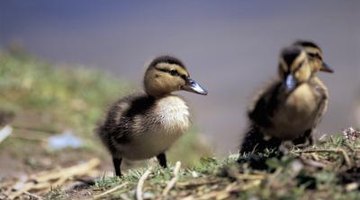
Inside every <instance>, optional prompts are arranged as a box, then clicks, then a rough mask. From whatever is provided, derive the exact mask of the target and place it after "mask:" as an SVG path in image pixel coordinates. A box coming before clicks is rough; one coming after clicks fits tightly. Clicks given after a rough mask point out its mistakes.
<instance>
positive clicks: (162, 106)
mask: <svg viewBox="0 0 360 200" xmlns="http://www.w3.org/2000/svg"><path fill="white" fill-rule="evenodd" d="M189 126H190V113H189V108H188V106H187V105H186V103H185V101H184V100H182V99H181V98H180V97H178V96H168V97H164V98H162V99H159V100H157V101H156V103H155V105H154V107H153V109H151V110H150V111H149V112H148V113H147V114H146V116H145V117H135V118H134V126H133V134H132V137H131V143H130V144H128V145H125V146H123V147H122V152H123V156H124V157H126V158H128V159H146V158H151V157H154V156H156V155H158V154H160V153H162V152H164V151H166V150H167V149H168V148H170V146H171V145H172V144H173V143H174V142H175V141H176V140H177V139H178V138H179V137H180V136H181V135H182V134H183V133H185V132H186V131H187V130H188V128H189Z"/></svg>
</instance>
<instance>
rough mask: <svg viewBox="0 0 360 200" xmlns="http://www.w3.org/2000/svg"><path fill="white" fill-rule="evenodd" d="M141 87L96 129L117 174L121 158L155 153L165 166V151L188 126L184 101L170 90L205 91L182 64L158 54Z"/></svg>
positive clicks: (122, 101) (147, 156)
mask: <svg viewBox="0 0 360 200" xmlns="http://www.w3.org/2000/svg"><path fill="white" fill-rule="evenodd" d="M144 90H145V93H140V94H133V95H130V96H127V97H124V98H122V99H120V100H119V101H117V102H116V103H115V104H114V105H113V106H112V107H111V108H110V110H109V112H108V114H107V117H106V120H105V122H104V123H103V124H102V125H101V126H100V127H99V128H98V130H97V132H98V135H99V136H100V138H101V140H102V142H103V143H104V145H105V146H106V147H107V148H108V150H109V151H110V153H111V155H112V159H113V164H114V168H115V174H116V175H117V176H121V169H120V165H121V161H122V159H123V158H126V159H128V160H142V159H148V158H151V157H154V156H156V158H157V159H158V161H159V164H160V165H161V166H162V167H164V168H166V167H167V162H166V155H165V152H166V150H168V149H169V148H170V146H171V145H172V144H173V143H174V142H175V141H176V140H177V139H178V138H179V137H180V136H181V135H182V134H184V133H185V132H186V131H187V130H188V128H189V126H190V118H189V115H190V113H189V110H188V106H187V105H186V102H185V101H184V100H183V99H182V98H181V97H179V96H177V95H174V94H172V92H175V91H178V90H185V91H189V92H194V93H197V94H201V95H206V94H207V91H206V90H205V89H204V88H203V87H201V86H200V85H199V84H198V83H196V82H195V81H194V80H193V79H191V78H190V75H189V72H188V71H187V69H186V67H185V65H184V64H183V63H182V62H181V61H180V60H179V59H177V58H174V57H171V56H160V57H157V58H155V59H154V60H153V61H152V62H151V63H150V65H149V66H148V68H147V70H146V72H145V76H144Z"/></svg>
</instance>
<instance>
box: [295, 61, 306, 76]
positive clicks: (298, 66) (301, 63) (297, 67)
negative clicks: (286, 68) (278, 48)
mask: <svg viewBox="0 0 360 200" xmlns="http://www.w3.org/2000/svg"><path fill="white" fill-rule="evenodd" d="M303 64H304V61H301V62H300V63H299V64H298V65H297V66H296V68H295V69H294V73H295V72H297V71H299V69H300V68H301V66H302V65H303Z"/></svg>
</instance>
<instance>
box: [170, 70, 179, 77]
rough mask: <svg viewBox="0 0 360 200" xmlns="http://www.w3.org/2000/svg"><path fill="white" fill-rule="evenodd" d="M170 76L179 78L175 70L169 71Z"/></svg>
mask: <svg viewBox="0 0 360 200" xmlns="http://www.w3.org/2000/svg"><path fill="white" fill-rule="evenodd" d="M170 74H171V75H172V76H179V73H178V72H177V71H176V70H175V69H172V70H170Z"/></svg>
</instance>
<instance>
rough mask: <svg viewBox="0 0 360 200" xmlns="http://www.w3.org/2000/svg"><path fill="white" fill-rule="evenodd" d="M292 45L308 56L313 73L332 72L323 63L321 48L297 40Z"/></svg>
mask: <svg viewBox="0 0 360 200" xmlns="http://www.w3.org/2000/svg"><path fill="white" fill-rule="evenodd" d="M293 45H295V46H300V47H302V48H303V49H304V50H305V52H306V53H307V55H308V60H309V64H310V66H311V67H312V69H313V70H314V71H315V72H318V71H323V72H328V73H333V72H334V70H333V69H331V68H330V67H329V65H327V64H326V63H325V62H324V61H323V53H322V50H321V48H320V47H319V46H318V45H317V44H315V43H314V42H311V41H306V40H298V41H296V42H295V43H294V44H293Z"/></svg>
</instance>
